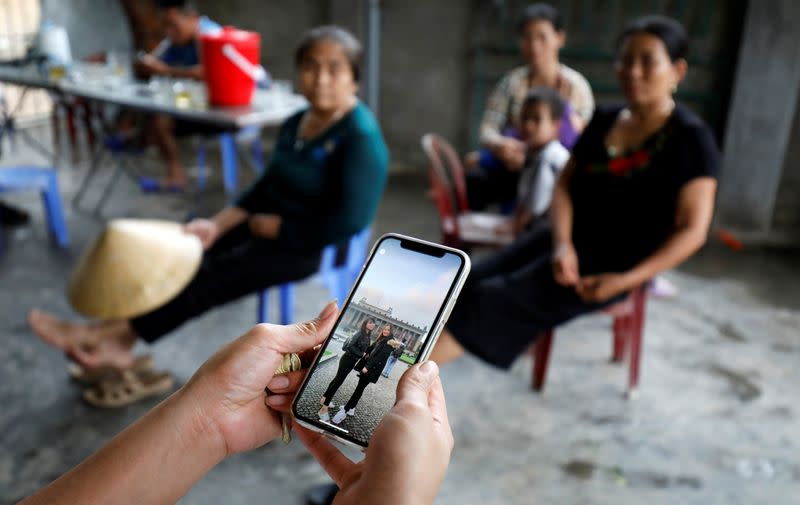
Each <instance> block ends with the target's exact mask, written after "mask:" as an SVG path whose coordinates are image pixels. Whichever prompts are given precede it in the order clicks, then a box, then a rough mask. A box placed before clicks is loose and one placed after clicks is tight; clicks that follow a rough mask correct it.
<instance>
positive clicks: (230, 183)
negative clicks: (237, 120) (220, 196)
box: [197, 126, 264, 195]
mask: <svg viewBox="0 0 800 505" xmlns="http://www.w3.org/2000/svg"><path fill="white" fill-rule="evenodd" d="M217 138H218V139H219V150H220V156H221V158H222V181H223V184H224V185H225V192H226V193H228V194H229V195H230V194H233V193H235V192H236V189H237V187H238V184H239V159H238V155H237V149H236V142H237V141H240V142H252V144H251V155H252V158H253V168H254V169H255V171H256V173H257V174H258V175H261V174H262V173H263V172H264V151H263V149H262V148H261V130H259V128H258V127H257V126H248V127H247V128H243V129H241V130H239V131H238V132H235V133H221V134H219V135H217ZM206 167H207V165H206V146H205V142H204V139H201V140H200V143H199V145H198V146H197V187H198V188H200V189H203V188H205V186H206V179H207V174H206V171H207V170H206Z"/></svg>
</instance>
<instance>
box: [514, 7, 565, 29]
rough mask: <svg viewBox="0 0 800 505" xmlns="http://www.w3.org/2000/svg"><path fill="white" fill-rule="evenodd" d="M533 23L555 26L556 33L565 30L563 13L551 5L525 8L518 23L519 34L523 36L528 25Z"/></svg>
mask: <svg viewBox="0 0 800 505" xmlns="http://www.w3.org/2000/svg"><path fill="white" fill-rule="evenodd" d="M533 21H547V22H549V23H550V24H551V25H553V29H555V31H557V32H560V31H563V30H564V25H563V23H562V21H561V13H560V12H558V9H556V8H555V7H553V6H552V5H550V4H546V3H543V2H539V3H535V4H531V5H529V6H527V7H525V10H524V11H522V16H521V17H520V18H519V21H518V22H517V33H518V34H519V35H522V34H523V33H524V32H525V27H526V26H528V23H531V22H533Z"/></svg>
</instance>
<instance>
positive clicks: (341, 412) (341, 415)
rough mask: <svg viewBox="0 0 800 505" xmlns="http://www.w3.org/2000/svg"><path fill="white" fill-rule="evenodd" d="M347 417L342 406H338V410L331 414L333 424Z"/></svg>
mask: <svg viewBox="0 0 800 505" xmlns="http://www.w3.org/2000/svg"><path fill="white" fill-rule="evenodd" d="M345 417H347V412H345V411H344V407H339V412H337V413H336V415H335V416H333V424H339V423H341V422H342V421H344V418H345Z"/></svg>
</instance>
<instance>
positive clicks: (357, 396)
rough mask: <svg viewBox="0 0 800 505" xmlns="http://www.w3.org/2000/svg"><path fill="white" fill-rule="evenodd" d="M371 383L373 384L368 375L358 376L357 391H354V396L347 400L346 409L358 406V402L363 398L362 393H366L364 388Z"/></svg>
mask: <svg viewBox="0 0 800 505" xmlns="http://www.w3.org/2000/svg"><path fill="white" fill-rule="evenodd" d="M369 384H372V381H370V380H369V379H368V378H367V377H363V376H362V377H359V378H358V385H357V386H356V389H355V391H353V396H351V397H350V399H349V400H347V405H345V406H344V410H350V409H354V408H356V405H358V402H359V401H360V400H361V395H363V394H364V390H365V389H366V388H367V386H368V385H369Z"/></svg>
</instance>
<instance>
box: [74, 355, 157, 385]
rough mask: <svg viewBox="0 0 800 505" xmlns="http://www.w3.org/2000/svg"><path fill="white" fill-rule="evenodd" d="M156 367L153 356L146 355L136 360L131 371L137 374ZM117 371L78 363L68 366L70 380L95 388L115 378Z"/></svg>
mask: <svg viewBox="0 0 800 505" xmlns="http://www.w3.org/2000/svg"><path fill="white" fill-rule="evenodd" d="M154 366H155V363H154V361H153V356H152V355H151V354H145V355H143V356H137V357H136V359H134V361H133V366H132V367H131V369H132V370H134V371H136V372H143V371H145V370H152V369H153V367H154ZM117 371H118V369H116V368H112V367H101V368H84V367H82V366H80V365H79V364H77V363H70V364H69V365H68V366H67V374H69V378H70V379H72V380H73V381H75V382H77V383H78V384H82V385H84V386H93V385H95V384H97V383H98V382H100V381H101V380H103V379H105V378H109V377H113V376H114V374H115V373H116V372H117Z"/></svg>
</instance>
